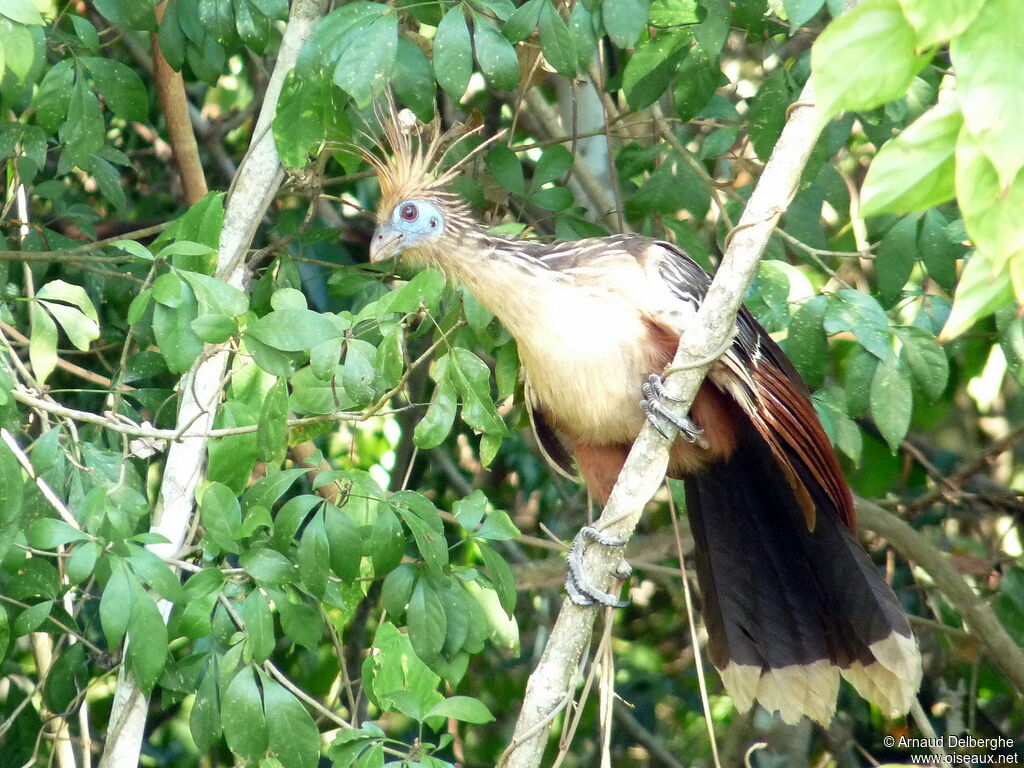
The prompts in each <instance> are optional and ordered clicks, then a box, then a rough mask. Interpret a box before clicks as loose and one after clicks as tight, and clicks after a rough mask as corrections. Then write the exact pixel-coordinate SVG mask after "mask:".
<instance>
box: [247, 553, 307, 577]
mask: <svg viewBox="0 0 1024 768" xmlns="http://www.w3.org/2000/svg"><path fill="white" fill-rule="evenodd" d="M239 562H240V564H241V566H242V567H243V568H244V569H245V572H246V573H248V574H249V575H250V576H252V577H253V578H254V579H256V581H258V582H260V583H261V584H283V583H284V582H288V581H291V580H292V579H293V578H294V577H295V571H294V568H293V567H292V563H291V561H290V560H289V559H288V558H287V557H285V556H284V555H282V554H281V553H280V552H278V551H276V550H273V549H266V548H259V549H247V550H246V551H245V552H243V553H242V556H241V557H240V558H239Z"/></svg>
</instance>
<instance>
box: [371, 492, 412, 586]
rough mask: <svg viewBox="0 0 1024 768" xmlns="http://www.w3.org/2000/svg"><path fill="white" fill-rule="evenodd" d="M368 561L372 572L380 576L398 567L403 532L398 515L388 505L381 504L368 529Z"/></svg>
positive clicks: (403, 552)
mask: <svg viewBox="0 0 1024 768" xmlns="http://www.w3.org/2000/svg"><path fill="white" fill-rule="evenodd" d="M369 546H370V551H369V553H368V554H369V555H370V561H371V562H372V563H373V572H374V574H375V575H376V576H378V577H380V576H383V575H385V574H386V573H389V572H390V571H392V570H394V569H395V568H397V567H398V564H399V563H400V562H401V561H402V555H404V554H405V533H404V532H403V531H402V524H401V523H400V522H398V517H397V516H396V515H395V513H394V512H393V511H392V509H391V507H390V506H388V505H385V506H381V508H380V511H379V512H378V514H377V520H376V522H375V523H374V524H373V528H372V529H371V530H370V539H369Z"/></svg>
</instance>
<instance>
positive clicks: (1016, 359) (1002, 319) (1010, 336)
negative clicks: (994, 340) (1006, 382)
mask: <svg viewBox="0 0 1024 768" xmlns="http://www.w3.org/2000/svg"><path fill="white" fill-rule="evenodd" d="M996 328H998V329H999V346H1000V348H1001V349H1002V350H1003V354H1004V355H1005V356H1006V367H1007V370H1008V371H1009V372H1010V375H1011V376H1013V378H1014V379H1015V380H1016V381H1017V383H1018V384H1022V383H1024V318H1021V317H1018V315H1017V307H1016V306H1009V307H1004V308H1002V309H1000V310H998V311H997V312H996Z"/></svg>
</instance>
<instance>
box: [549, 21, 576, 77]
mask: <svg viewBox="0 0 1024 768" xmlns="http://www.w3.org/2000/svg"><path fill="white" fill-rule="evenodd" d="M540 50H541V53H543V54H544V58H545V59H546V60H547V62H548V64H550V65H551V66H552V67H554V69H555V71H556V72H558V73H559V74H562V75H567V76H569V77H572V76H573V75H575V74H576V59H577V57H576V44H575V43H574V42H573V39H572V35H570V34H569V27H567V26H566V24H565V20H564V19H563V18H562V15H561V14H560V13H559V12H558V9H556V8H555V6H554V5H553V4H551V3H544V7H543V9H542V10H541V12H540Z"/></svg>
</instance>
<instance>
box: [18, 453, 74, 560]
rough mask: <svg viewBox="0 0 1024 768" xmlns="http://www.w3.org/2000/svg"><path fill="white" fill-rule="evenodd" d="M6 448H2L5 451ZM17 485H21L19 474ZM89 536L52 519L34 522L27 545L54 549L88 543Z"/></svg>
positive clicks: (45, 518)
mask: <svg viewBox="0 0 1024 768" xmlns="http://www.w3.org/2000/svg"><path fill="white" fill-rule="evenodd" d="M6 448H7V446H6V445H5V446H4V449H6ZM17 482H18V485H19V486H20V485H21V477H20V472H19V477H18V480H17ZM88 540H89V535H88V534H86V533H84V532H82V531H81V530H79V529H78V528H73V527H72V526H70V525H68V524H67V523H65V522H64V521H63V520H57V519H56V518H52V517H44V518H42V519H40V520H36V521H35V522H34V523H32V525H30V526H29V529H28V543H29V544H31V545H32V546H33V547H37V548H39V549H56V548H57V547H59V546H62V545H64V544H70V543H71V542H74V541H88Z"/></svg>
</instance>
